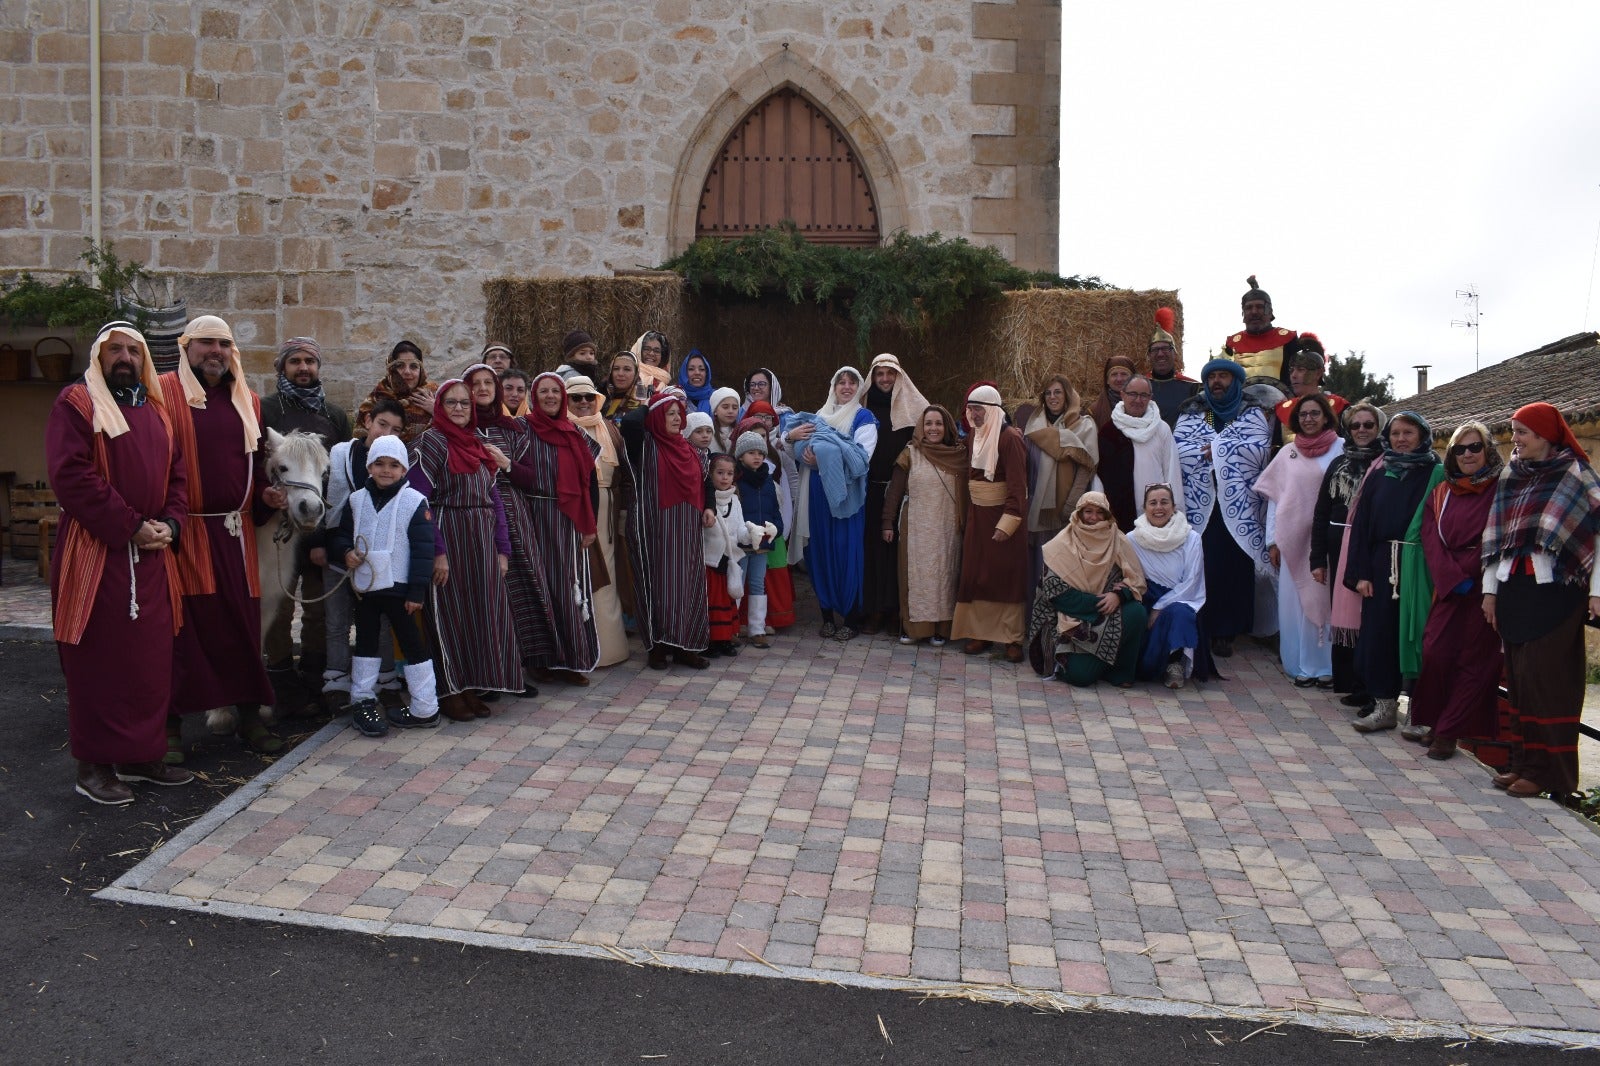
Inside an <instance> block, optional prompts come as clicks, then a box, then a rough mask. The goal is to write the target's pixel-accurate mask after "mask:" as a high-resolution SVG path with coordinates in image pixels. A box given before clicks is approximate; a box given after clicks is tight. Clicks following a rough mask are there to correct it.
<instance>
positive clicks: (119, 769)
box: [45, 322, 194, 806]
mask: <svg viewBox="0 0 1600 1066" xmlns="http://www.w3.org/2000/svg"><path fill="white" fill-rule="evenodd" d="M45 454H46V456H47V461H48V464H49V473H50V485H51V487H52V488H53V489H54V490H55V493H56V499H57V500H58V501H60V504H61V512H62V514H61V529H60V534H59V536H58V538H57V541H56V550H55V554H54V556H53V557H52V559H51V560H50V562H51V565H50V595H51V602H52V607H53V614H54V626H55V637H56V646H57V649H58V650H59V652H60V655H61V672H62V673H63V674H65V675H66V680H67V728H68V735H69V737H70V743H71V747H72V754H73V756H74V757H75V758H76V759H77V760H78V780H77V786H76V791H77V792H78V794H79V795H81V796H85V797H87V798H89V799H90V800H93V801H94V802H95V803H103V804H108V805H111V806H121V805H122V804H125V803H132V802H133V790H132V789H130V788H129V787H128V785H127V784H126V782H129V781H143V782H149V783H151V784H156V785H186V784H188V783H189V782H190V781H192V780H193V779H194V775H193V774H191V773H189V772H188V771H187V770H179V769H176V768H174V767H171V766H167V765H165V764H163V763H162V761H161V760H162V755H163V754H164V753H165V752H166V740H165V738H164V737H163V736H162V722H163V721H164V720H165V718H166V712H167V702H168V698H169V694H170V691H171V688H172V644H173V634H174V633H175V632H176V630H177V623H178V620H179V614H178V612H179V610H180V601H179V595H178V585H177V572H176V567H175V566H174V564H173V556H172V552H171V551H170V550H169V549H171V548H172V547H173V546H174V545H175V544H176V543H177V541H178V539H179V533H180V530H181V528H182V525H181V523H182V517H183V514H184V511H185V477H184V459H183V456H182V454H181V453H180V452H179V450H178V448H177V445H176V443H175V441H174V440H173V435H172V427H171V424H170V422H169V420H168V417H167V413H166V411H165V410H164V407H163V401H162V395H161V391H160V389H159V388H158V387H157V386H156V369H155V364H154V363H153V362H152V361H151V359H150V349H149V346H148V345H147V344H146V343H145V340H144V337H142V336H141V335H140V334H139V331H138V330H136V329H135V328H134V327H133V326H132V325H130V324H129V323H127V322H112V323H109V324H108V325H105V326H103V327H101V329H100V334H99V336H97V337H96V338H95V340H94V345H93V346H92V347H91V348H90V350H89V368H88V370H87V371H86V372H85V374H84V380H83V382H81V383H79V384H75V385H72V386H69V387H68V388H67V389H65V390H64V391H63V392H62V393H61V395H60V396H59V397H57V398H56V403H55V407H54V408H53V409H52V410H51V412H50V420H49V422H48V423H47V425H46V429H45Z"/></svg>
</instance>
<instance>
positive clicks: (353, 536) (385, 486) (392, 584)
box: [328, 437, 439, 737]
mask: <svg viewBox="0 0 1600 1066" xmlns="http://www.w3.org/2000/svg"><path fill="white" fill-rule="evenodd" d="M409 465H410V464H409V462H408V460H407V456H406V446H405V445H404V444H403V443H401V441H400V438H399V437H380V438H379V439H378V440H375V441H373V442H372V443H371V445H370V447H369V448H368V449H367V487H366V488H364V489H359V490H357V491H356V492H353V493H351V494H350V502H349V506H347V507H346V508H345V509H344V514H343V515H342V516H341V517H340V519H339V525H338V527H337V528H336V529H334V530H333V532H332V534H331V535H330V536H329V538H328V554H329V555H331V556H332V557H333V558H336V559H342V560H344V563H345V566H346V567H348V568H349V570H350V583H351V588H352V589H353V590H354V591H355V594H356V596H357V600H356V604H355V612H354V613H355V623H356V653H355V657H354V658H352V659H351V661H350V718H351V721H352V722H353V723H354V724H355V727H356V728H357V729H359V730H361V732H363V733H365V734H366V735H367V736H369V737H381V736H383V735H384V734H385V733H387V732H388V731H389V726H390V725H391V724H393V725H395V726H398V727H400V728H402V729H419V728H420V729H431V728H433V727H434V726H437V725H438V724H439V700H438V697H437V695H436V692H435V688H434V677H433V660H432V657H431V653H430V652H429V650H428V646H427V642H426V641H425V640H423V638H422V634H421V632H420V631H419V630H418V629H417V626H416V624H415V623H414V622H413V620H412V619H411V618H410V617H408V616H409V615H413V614H415V613H416V612H418V611H420V610H421V609H422V601H423V598H424V597H425V596H426V595H427V592H428V586H429V584H430V583H431V582H432V580H433V548H434V538H435V530H434V526H433V513H432V511H431V510H430V509H429V508H428V501H427V499H426V497H424V496H423V495H422V493H420V492H418V491H417V490H416V489H414V488H412V487H411V486H410V485H408V484H406V470H407V468H408V467H409ZM384 618H387V619H388V620H389V625H390V628H391V629H392V630H393V631H394V635H395V637H396V638H397V639H398V640H399V641H400V650H401V652H402V653H403V654H404V655H405V658H406V687H407V688H409V689H410V690H411V706H410V707H393V708H390V709H389V712H388V714H387V716H385V714H384V712H383V710H382V709H381V708H380V707H379V706H378V701H377V700H376V698H374V691H373V690H374V688H375V686H376V685H377V681H378V668H379V666H380V660H379V658H378V627H379V622H380V621H381V620H382V619H384Z"/></svg>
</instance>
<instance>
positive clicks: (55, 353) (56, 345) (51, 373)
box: [33, 337, 72, 382]
mask: <svg viewBox="0 0 1600 1066" xmlns="http://www.w3.org/2000/svg"><path fill="white" fill-rule="evenodd" d="M61 348H65V349H66V351H61V350H60V349H61ZM46 349H49V350H46ZM33 361H34V362H36V363H38V364H39V376H40V377H42V378H44V379H45V380H46V381H55V382H62V381H66V380H67V378H69V377H70V376H71V375H72V342H71V341H69V340H67V339H66V338H65V337H45V338H43V339H41V340H40V341H39V343H37V344H35V345H34V346H33Z"/></svg>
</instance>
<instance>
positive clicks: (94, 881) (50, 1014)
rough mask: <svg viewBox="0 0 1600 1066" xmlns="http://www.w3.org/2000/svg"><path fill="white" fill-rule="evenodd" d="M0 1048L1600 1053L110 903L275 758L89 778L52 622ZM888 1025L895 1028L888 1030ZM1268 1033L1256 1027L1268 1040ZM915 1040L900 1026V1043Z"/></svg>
mask: <svg viewBox="0 0 1600 1066" xmlns="http://www.w3.org/2000/svg"><path fill="white" fill-rule="evenodd" d="M0 682H3V683H0V727H3V730H4V732H3V736H4V738H5V739H4V741H3V742H0V886H3V887H4V888H5V889H6V892H5V899H6V901H7V904H8V906H7V908H6V909H7V913H6V915H5V920H4V921H3V923H0V1033H3V1036H0V1063H5V1064H11V1063H18V1064H30V1066H31V1064H35V1063H39V1064H42V1063H95V1064H99V1063H132V1062H139V1061H152V1062H158V1063H164V1064H183V1063H197V1064H200V1063H203V1064H207V1066H216V1064H230V1063H255V1062H271V1063H284V1062H290V1063H296V1062H310V1063H316V1062H327V1063H341V1064H343V1063H384V1064H397V1063H413V1062H415V1063H464V1064H471V1066H484V1064H489V1063H502V1062H503V1063H601V1064H613V1063H616V1064H620V1063H635V1064H652V1063H654V1064H661V1066H673V1064H702V1063H705V1064H714V1063H761V1064H783V1066H787V1064H794V1066H813V1064H824V1063H903V1064H917V1066H922V1064H940V1063H963V1064H973V1063H985V1064H987V1063H996V1064H1006V1066H1011V1064H1028V1063H1071V1064H1099V1063H1105V1064H1118V1066H1121V1064H1145V1063H1155V1064H1167V1063H1173V1064H1191V1063H1192V1064H1196V1066H1198V1064H1228V1066H1254V1064H1260V1066H1268V1064H1270V1066H1284V1064H1286V1063H1301V1064H1306V1066H1346V1064H1362V1066H1365V1064H1373V1063H1403V1064H1407V1066H1450V1064H1471V1066H1484V1064H1489V1063H1508V1064H1512V1063H1514V1064H1517V1066H1536V1064H1541V1063H1547V1062H1548V1063H1555V1062H1561V1063H1573V1062H1580V1061H1600V1055H1591V1054H1590V1053H1587V1052H1580V1053H1573V1052H1562V1051H1560V1050H1557V1049H1542V1048H1529V1047H1517V1046H1506V1045H1493V1044H1485V1043H1472V1044H1467V1045H1455V1046H1451V1045H1447V1044H1445V1043H1444V1042H1442V1041H1437V1040H1435V1041H1417V1042H1406V1043H1399V1042H1393V1041H1366V1042H1359V1041H1353V1040H1350V1039H1348V1038H1344V1039H1341V1038H1339V1037H1337V1036H1336V1035H1332V1034H1328V1033H1323V1032H1319V1031H1314V1030H1307V1029H1296V1028H1289V1027H1284V1028H1279V1029H1275V1030H1273V1031H1271V1032H1266V1033H1258V1034H1255V1035H1251V1034H1252V1032H1253V1030H1256V1029H1259V1028H1260V1026H1259V1025H1253V1024H1246V1023H1237V1022H1217V1021H1201V1020H1190V1019H1171V1018H1152V1017H1145V1016H1139V1015H1128V1014H1112V1013H1107V1012H1100V1013H1074V1014H1040V1013H1036V1012H1034V1011H1031V1010H1028V1009H1024V1008H1019V1007H1005V1006H997V1005H993V1004H977V1003H968V1002H961V1001H950V1000H923V999H920V998H918V997H916V996H913V995H909V994H906V993H901V992H876V991H861V990H855V989H845V988H839V987H835V986H829V985H819V984H808V983H799V982H793V981H783V980H771V979H764V978H746V977H708V976H703V975H695V974H687V973H680V972H674V971H669V970H661V969H654V968H634V967H630V966H627V965H624V964H622V963H611V962H602V961H589V960H581V959H570V958H562V957H555V956H547V955H533V954H528V953H524V952H509V951H495V950H488V949H481V948H472V947H462V946H458V945H450V944H443V943H436V942H431V941H416V940H402V939H384V938H380V937H374V936H365V935H358V934H350V933H336V932H325V931H321V930H313V929H305V928H300V927H295V926H280V925H272V924H265V923H259V922H249V921H241V920H234V919H227V918H218V917H210V916H206V915H194V914H189V913H184V912H167V911H162V910H158V909H155V908H150V907H139V906H129V905H120V904H111V903H105V902H101V901H98V900H94V899H92V898H91V894H92V893H94V892H96V891H98V890H99V889H100V888H102V887H104V886H105V885H107V884H109V883H110V882H112V881H113V880H115V879H116V878H117V877H119V876H120V875H121V874H122V873H124V872H125V871H127V870H128V869H129V868H130V867H132V866H133V865H134V864H135V863H137V862H138V861H139V860H140V859H141V858H143V857H144V856H145V855H147V854H149V852H150V851H151V850H152V848H153V847H155V846H157V845H158V844H159V843H160V842H161V841H164V840H166V839H168V838H170V837H171V836H172V835H173V834H174V833H176V832H178V831H179V830H180V829H181V828H182V827H183V826H184V825H186V824H188V822H190V821H192V820H193V819H194V818H196V817H197V816H199V815H200V814H202V813H204V811H206V810H207V809H209V808H210V807H211V806H212V805H214V804H215V803H216V802H217V801H218V800H219V799H220V798H221V797H222V796H224V795H225V794H226V793H227V792H229V791H231V790H232V789H233V788H234V787H237V786H238V785H239V784H240V783H242V781H244V780H245V779H247V778H249V777H250V776H252V775H254V774H255V773H257V772H259V771H260V769H261V768H262V767H263V766H264V765H265V763H264V762H263V760H261V759H259V758H257V757H255V756H251V755H247V754H242V753H241V752H240V751H239V749H238V748H237V746H236V745H235V744H234V743H233V742H232V741H231V740H224V739H215V740H212V739H207V740H205V741H203V742H202V750H201V751H200V753H199V755H198V757H196V758H193V759H191V762H190V765H191V767H192V768H193V769H195V770H197V771H199V772H202V773H203V774H204V775H205V777H206V781H205V782H204V783H196V784H195V785H193V786H190V787H188V788H183V789H159V790H157V789H152V788H149V787H147V786H146V787H142V788H140V787H139V786H136V788H138V789H139V799H138V801H137V802H136V803H134V804H133V805H131V806H129V807H124V808H118V809H110V808H103V807H96V806H94V805H93V804H91V803H89V802H88V801H87V800H84V799H82V798H80V797H78V796H76V795H75V794H74V793H73V792H72V787H71V784H72V774H73V763H72V761H71V758H70V756H69V755H68V753H67V750H66V742H67V729H66V698H65V693H64V689H63V685H62V681H61V677H60V673H59V671H58V669H57V665H56V656H55V649H54V648H53V646H51V645H48V644H33V643H23V642H0ZM885 1034H887V1036H886V1035H885ZM1246 1038H1248V1039H1246ZM891 1041H892V1042H891Z"/></svg>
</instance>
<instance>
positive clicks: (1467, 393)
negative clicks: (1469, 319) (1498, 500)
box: [1384, 333, 1600, 457]
mask: <svg viewBox="0 0 1600 1066" xmlns="http://www.w3.org/2000/svg"><path fill="white" fill-rule="evenodd" d="M1538 400H1543V401H1544V402H1545V403H1548V404H1553V405H1555V407H1556V409H1557V410H1559V411H1560V412H1561V413H1562V415H1564V416H1565V417H1566V420H1567V422H1568V423H1569V424H1570V425H1571V426H1572V432H1573V434H1574V435H1575V436H1576V437H1577V438H1578V440H1579V442H1581V443H1582V444H1583V447H1584V450H1585V451H1587V452H1588V453H1589V454H1590V456H1591V457H1592V456H1594V455H1596V448H1597V447H1600V333H1578V334H1574V335H1573V336H1571V337H1567V338H1564V339H1562V340H1559V341H1555V342H1554V343H1551V344H1547V345H1545V346H1544V347H1543V348H1535V349H1534V350H1533V351H1531V352H1525V353H1524V354H1522V355H1519V356H1515V357H1514V358H1511V359H1507V360H1506V361H1505V362H1503V363H1496V364H1495V365H1494V366H1491V367H1486V368H1484V369H1483V370H1480V371H1478V372H1477V373H1475V374H1468V375H1467V376H1466V377H1463V378H1457V379H1456V380H1454V381H1452V382H1450V383H1449V384H1448V385H1440V386H1439V387H1438V388H1434V389H1429V390H1428V391H1427V392H1424V393H1419V394H1417V395H1415V396H1408V397H1406V398H1405V399H1403V400H1397V401H1395V402H1394V403H1391V404H1389V405H1388V406H1386V407H1385V408H1384V410H1385V411H1386V412H1388V413H1389V414H1391V415H1392V414H1395V413H1396V412H1399V411H1415V412H1417V413H1418V414H1420V415H1422V417H1424V418H1426V419H1427V420H1428V424H1429V425H1431V426H1432V427H1433V440H1434V444H1435V446H1443V444H1444V443H1445V442H1446V441H1447V440H1449V439H1450V434H1451V433H1452V432H1454V431H1455V428H1456V427H1457V426H1459V425H1460V424H1461V423H1463V422H1469V421H1473V420H1477V421H1479V422H1482V423H1484V424H1485V425H1486V426H1488V427H1489V431H1490V432H1491V433H1493V434H1494V437H1495V440H1496V441H1497V442H1498V443H1500V444H1501V445H1502V450H1508V448H1509V445H1508V442H1509V441H1510V439H1511V415H1512V413H1513V412H1515V411H1516V409H1517V408H1519V407H1521V406H1523V405H1524V404H1529V403H1533V402H1535V401H1538Z"/></svg>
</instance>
